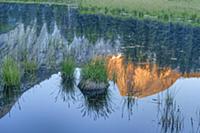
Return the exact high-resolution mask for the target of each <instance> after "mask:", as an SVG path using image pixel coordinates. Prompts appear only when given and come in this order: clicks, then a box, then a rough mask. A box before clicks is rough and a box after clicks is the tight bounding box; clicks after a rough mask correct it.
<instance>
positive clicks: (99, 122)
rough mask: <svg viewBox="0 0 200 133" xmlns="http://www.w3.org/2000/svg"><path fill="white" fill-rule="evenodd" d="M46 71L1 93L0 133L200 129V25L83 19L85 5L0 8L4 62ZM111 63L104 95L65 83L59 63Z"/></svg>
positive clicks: (187, 132)
mask: <svg viewBox="0 0 200 133" xmlns="http://www.w3.org/2000/svg"><path fill="white" fill-rule="evenodd" d="M24 53H28V54H27V55H26V56H27V57H28V58H29V59H30V60H35V61H36V62H37V64H38V67H39V70H38V72H37V73H36V74H35V75H34V78H33V79H32V78H31V79H29V78H26V77H24V78H23V79H22V87H21V90H9V91H3V88H2V87H1V89H0V90H1V93H0V118H1V119H0V132H2V133H13V132H17V133H18V132H19V133H27V132H31V133H44V132H47V133H55V132H57V133H64V132H99V133H102V132H106V133H108V132H119V133H120V132H127V133H129V132H142V133H149V132H151V133H156V132H158V133H160V132H164V133H167V132H168V133H171V132H172V133H173V132H174V133H176V132H184V133H199V132H200V129H199V128H200V104H199V102H198V101H199V100H200V97H199V95H200V79H199V77H200V28H199V27H192V26H188V25H181V24H172V23H165V24H163V23H160V22H156V21H150V20H136V19H120V18H113V17H109V16H103V15H90V14H81V13H80V12H79V9H78V7H70V6H67V7H66V6H50V5H34V4H30V5H25V4H0V57H1V60H0V62H2V59H3V58H4V57H5V56H6V55H10V56H13V57H15V58H16V60H18V61H19V62H20V61H21V60H23V55H24ZM69 55H70V56H73V57H75V59H76V62H77V64H78V65H80V66H81V65H82V64H84V63H87V61H88V60H89V59H91V58H94V57H96V56H104V57H105V58H106V60H107V70H108V75H109V79H112V76H113V72H114V73H115V74H116V79H115V81H110V87H109V89H108V90H107V91H106V93H105V94H103V95H100V96H96V97H91V96H87V95H83V94H82V93H81V91H80V90H79V88H78V87H77V84H78V82H79V79H80V69H78V68H77V69H76V72H75V77H76V80H75V83H74V84H73V83H72V84H71V83H62V78H61V76H60V73H59V71H60V62H61V61H62V60H63V58H64V57H66V56H69Z"/></svg>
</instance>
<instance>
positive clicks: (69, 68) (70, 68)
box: [61, 57, 76, 80]
mask: <svg viewBox="0 0 200 133" xmlns="http://www.w3.org/2000/svg"><path fill="white" fill-rule="evenodd" d="M75 68H76V63H75V61H74V59H73V58H70V57H69V58H66V59H65V60H64V61H63V62H62V65H61V73H62V77H63V78H64V79H65V80H66V79H67V80H68V79H69V80H70V79H73V78H74V71H75Z"/></svg>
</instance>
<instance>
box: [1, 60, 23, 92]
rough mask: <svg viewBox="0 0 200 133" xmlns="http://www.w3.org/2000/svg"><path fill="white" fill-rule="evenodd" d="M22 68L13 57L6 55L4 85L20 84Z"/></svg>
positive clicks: (3, 70)
mask: <svg viewBox="0 0 200 133" xmlns="http://www.w3.org/2000/svg"><path fill="white" fill-rule="evenodd" d="M20 79H21V75H20V69H19V66H18V64H17V63H16V62H15V60H14V59H13V58H11V57H6V58H5V59H4V61H3V64H2V80H3V81H2V82H3V85H4V87H6V88H12V87H18V86H19V85H20Z"/></svg>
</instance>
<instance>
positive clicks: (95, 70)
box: [82, 59, 107, 83]
mask: <svg viewBox="0 0 200 133" xmlns="http://www.w3.org/2000/svg"><path fill="white" fill-rule="evenodd" d="M82 78H83V80H91V81H95V82H98V83H99V82H107V70H106V62H105V60H103V59H95V60H91V61H90V62H89V63H88V64H86V65H85V66H84V67H83V69H82Z"/></svg>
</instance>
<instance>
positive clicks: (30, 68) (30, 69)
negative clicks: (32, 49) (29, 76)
mask: <svg viewBox="0 0 200 133" xmlns="http://www.w3.org/2000/svg"><path fill="white" fill-rule="evenodd" d="M23 68H24V72H25V73H34V72H35V71H36V70H37V64H36V62H35V61H28V60H26V61H24V62H23Z"/></svg>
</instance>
